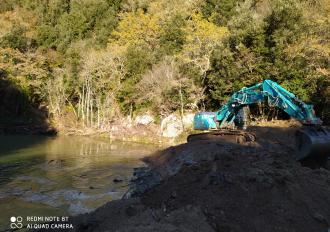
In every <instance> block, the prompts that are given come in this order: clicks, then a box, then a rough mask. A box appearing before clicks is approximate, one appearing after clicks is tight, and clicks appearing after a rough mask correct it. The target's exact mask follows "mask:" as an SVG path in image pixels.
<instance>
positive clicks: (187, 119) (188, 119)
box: [182, 113, 195, 128]
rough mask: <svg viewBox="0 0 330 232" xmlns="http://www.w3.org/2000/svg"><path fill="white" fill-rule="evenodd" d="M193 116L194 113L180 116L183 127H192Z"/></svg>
mask: <svg viewBox="0 0 330 232" xmlns="http://www.w3.org/2000/svg"><path fill="white" fill-rule="evenodd" d="M194 117H195V114H193V113H189V114H185V115H183V117H182V123H183V126H184V127H185V128H192V126H193V123H194Z"/></svg>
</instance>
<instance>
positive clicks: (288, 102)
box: [215, 80, 322, 128]
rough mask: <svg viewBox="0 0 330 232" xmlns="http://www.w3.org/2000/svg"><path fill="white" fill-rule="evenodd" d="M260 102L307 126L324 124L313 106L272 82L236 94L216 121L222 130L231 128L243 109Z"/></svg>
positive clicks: (243, 89)
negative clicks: (280, 110)
mask: <svg viewBox="0 0 330 232" xmlns="http://www.w3.org/2000/svg"><path fill="white" fill-rule="evenodd" d="M258 102H268V105H269V106H273V107H277V108H279V109H282V110H283V111H284V112H286V113H287V114H288V115H290V116H291V117H292V118H295V119H297V120H299V121H300V122H301V123H303V124H305V125H321V124H322V121H321V120H320V119H319V118H317V117H316V116H315V112H314V110H313V105H309V104H306V103H304V102H302V101H301V100H300V99H298V98H297V97H296V96H295V95H294V94H293V93H291V92H289V91H288V90H286V89H284V88H283V87H282V86H280V85H279V84H277V83H276V82H273V81H271V80H265V81H263V82H262V83H259V84H257V85H254V86H252V87H249V88H242V89H241V90H240V91H238V92H236V93H234V94H233V95H232V96H231V98H230V99H229V101H228V102H227V103H226V104H225V105H224V106H223V107H222V108H221V109H220V110H219V111H218V112H216V118H215V119H216V121H217V122H220V128H226V127H229V126H231V125H232V124H233V122H234V120H235V118H236V116H237V113H238V111H239V110H240V109H241V108H242V107H244V106H246V105H251V104H255V103H258Z"/></svg>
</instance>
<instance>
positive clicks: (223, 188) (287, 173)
mask: <svg viewBox="0 0 330 232" xmlns="http://www.w3.org/2000/svg"><path fill="white" fill-rule="evenodd" d="M251 130H252V131H254V132H255V133H256V135H257V138H258V141H257V142H253V143H249V144H244V145H242V144H234V143H228V142H221V141H219V142H214V141H212V142H211V141H195V142H191V143H187V144H182V145H178V146H174V147H170V148H168V149H166V150H164V151H161V152H159V153H158V154H155V155H153V156H151V157H148V158H147V159H146V162H147V163H148V164H149V167H150V168H144V169H137V170H136V172H135V177H134V179H133V180H132V183H133V186H132V188H131V189H130V191H129V192H128V193H127V194H126V196H125V199H122V200H118V201H113V202H109V203H108V204H106V205H104V206H103V207H101V208H99V209H97V210H96V211H94V212H92V213H90V214H85V215H81V216H78V217H76V218H73V220H72V222H73V223H74V227H75V230H76V231H118V232H121V231H136V232H139V231H141V232H142V231H143V232H148V231H160V232H162V231H180V232H181V231H183V232H184V231H196V232H197V231H198V232H203V231H205V232H206V231H207V232H211V231H219V232H241V231H244V232H245V231H253V232H254V231H255V232H259V231H260V232H265V231H274V232H277V231H278V232H280V231H281V232H284V231H287V232H294V231H297V232H298V231H299V232H305V231H306V232H311V231H320V232H328V231H330V171H329V170H327V169H325V168H319V169H311V168H308V167H304V166H302V165H301V164H300V163H298V162H297V161H296V160H295V157H294V149H293V148H294V145H293V134H294V132H295V130H296V128H295V127H291V128H286V127H254V128H251Z"/></svg>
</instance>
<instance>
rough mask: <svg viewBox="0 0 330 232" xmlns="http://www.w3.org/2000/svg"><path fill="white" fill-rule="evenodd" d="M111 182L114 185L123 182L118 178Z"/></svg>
mask: <svg viewBox="0 0 330 232" xmlns="http://www.w3.org/2000/svg"><path fill="white" fill-rule="evenodd" d="M113 182H114V183H120V182H123V180H122V179H120V178H115V179H113Z"/></svg>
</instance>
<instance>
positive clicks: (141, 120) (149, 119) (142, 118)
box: [135, 114, 155, 125]
mask: <svg viewBox="0 0 330 232" xmlns="http://www.w3.org/2000/svg"><path fill="white" fill-rule="evenodd" d="M154 121H155V119H154V117H153V116H151V115H149V114H144V115H138V116H136V118H135V124H136V125H149V124H150V123H153V122H154Z"/></svg>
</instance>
